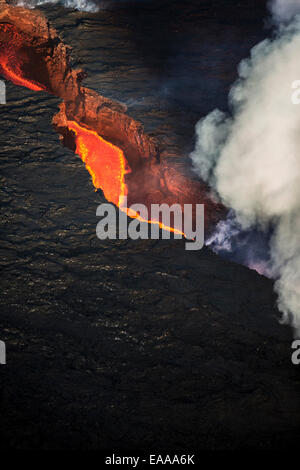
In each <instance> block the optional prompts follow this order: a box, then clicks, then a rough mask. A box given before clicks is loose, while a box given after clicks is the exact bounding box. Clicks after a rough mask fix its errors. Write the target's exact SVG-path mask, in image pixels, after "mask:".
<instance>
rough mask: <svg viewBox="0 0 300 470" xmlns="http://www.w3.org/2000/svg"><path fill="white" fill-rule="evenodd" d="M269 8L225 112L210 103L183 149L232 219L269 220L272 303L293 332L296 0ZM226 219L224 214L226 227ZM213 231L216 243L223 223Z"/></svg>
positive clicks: (298, 138) (251, 224)
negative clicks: (269, 22)
mask: <svg viewBox="0 0 300 470" xmlns="http://www.w3.org/2000/svg"><path fill="white" fill-rule="evenodd" d="M271 11H272V14H273V18H274V20H275V21H276V22H279V21H283V23H281V24H280V27H279V28H278V29H277V31H276V32H275V36H274V37H273V38H272V39H267V40H265V41H263V42H261V43H260V44H258V45H257V46H256V47H254V48H253V49H252V51H251V56H250V58H249V59H246V60H244V61H242V62H241V64H240V65H239V69H238V73H239V78H238V80H237V81H236V83H235V84H234V85H233V87H232V89H231V91H230V94H229V104H230V109H231V110H232V114H231V116H230V115H226V114H225V113H223V112H221V111H219V110H215V111H213V112H212V113H210V114H209V115H208V116H207V117H205V118H204V119H202V120H200V121H199V122H198V124H197V126H196V136H197V141H196V147H195V150H194V152H193V153H192V154H191V157H192V160H193V164H194V167H195V169H196V171H197V172H198V174H199V175H200V176H201V177H202V178H203V179H205V180H206V181H209V183H210V184H211V185H212V187H213V188H214V189H215V190H216V191H217V193H218V194H219V196H220V197H221V199H222V201H223V202H224V204H225V205H226V206H228V207H230V208H232V209H233V210H234V211H235V217H236V224H235V225H234V226H235V227H236V226H238V225H240V226H241V227H242V229H248V228H257V227H260V228H261V229H262V230H269V229H270V227H272V237H271V241H270V256H271V265H272V266H271V272H272V274H273V275H274V277H275V278H276V282H275V290H276V292H277V293H278V294H279V300H278V306H279V309H280V310H281V312H282V313H283V321H285V322H287V321H289V322H291V324H292V325H293V327H294V328H295V329H296V333H297V334H299V333H300V107H299V106H296V105H295V104H293V103H292V99H291V97H292V93H295V90H293V89H292V83H293V82H295V80H297V79H300V17H295V16H294V14H295V13H298V12H299V13H300V0H297V1H296V0H290V1H288V0H276V1H274V2H273V3H272V4H271ZM292 17H293V19H292ZM287 21H289V23H285V22H287ZM296 91H297V90H296ZM298 96H299V93H298ZM230 225H232V217H231V219H230V220H229V221H228V227H227V228H228V229H229V231H230ZM218 231H219V234H215V235H214V237H215V238H217V240H218V243H220V240H221V241H222V233H220V232H222V231H223V233H224V231H225V232H226V227H224V224H223V225H222V226H221V227H219V230H218ZM226 233H227V235H226V237H225V238H224V240H225V241H224V243H226V247H228V246H229V245H228V243H229V242H228V230H227V232H226ZM233 234H234V233H233ZM234 235H235V234H234ZM218 237H219V238H218ZM226 247H225V249H226Z"/></svg>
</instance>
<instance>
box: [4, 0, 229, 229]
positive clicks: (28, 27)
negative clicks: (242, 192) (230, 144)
mask: <svg viewBox="0 0 300 470" xmlns="http://www.w3.org/2000/svg"><path fill="white" fill-rule="evenodd" d="M69 54H70V48H69V47H68V46H65V45H64V44H63V43H62V42H61V40H60V39H59V37H58V36H57V33H56V31H55V30H53V29H52V28H51V27H50V26H49V24H48V22H47V21H46V19H45V18H44V17H43V15H42V14H41V13H40V12H38V11H36V10H35V11H32V10H26V9H23V8H19V7H12V6H9V5H7V4H6V3H5V1H4V0H0V72H1V73H2V75H3V76H4V77H5V78H6V79H8V80H10V81H12V82H13V83H14V84H16V85H21V86H24V87H27V88H29V89H31V90H34V91H41V90H45V91H48V92H50V93H52V94H54V95H55V96H57V97H59V98H61V99H62V103H61V105H60V111H59V112H58V113H57V114H56V115H55V116H54V118H53V125H54V127H55V129H56V130H57V132H58V133H59V134H60V136H61V140H62V142H63V144H64V145H66V146H68V147H69V148H71V149H72V150H74V151H76V153H77V154H78V155H79V156H80V157H81V159H82V160H83V162H84V163H85V165H86V168H87V170H88V171H89V173H90V174H91V176H92V180H93V184H94V186H95V188H101V189H102V191H103V193H104V196H105V198H106V199H107V200H108V201H110V202H112V203H114V204H115V205H118V206H119V207H120V209H121V210H123V211H125V212H126V213H127V215H129V216H130V217H133V218H139V219H140V220H142V221H147V220H145V219H143V218H141V217H140V215H139V213H137V212H135V211H130V210H129V209H127V207H126V208H125V207H123V206H122V199H123V198H124V196H126V197H128V203H129V206H130V205H132V204H134V203H140V204H144V205H145V206H146V207H148V208H149V207H150V206H151V204H153V203H156V204H161V203H167V204H169V205H171V204H174V203H177V204H180V206H181V207H183V206H184V204H193V205H196V204H200V203H202V204H205V226H206V230H208V229H209V228H210V227H211V226H212V225H214V224H215V223H216V222H217V221H218V220H219V219H220V217H222V216H223V215H224V212H225V210H224V207H223V206H222V205H220V204H218V203H216V202H215V201H214V200H212V199H211V197H210V196H209V191H208V188H207V186H206V185H205V184H204V183H202V182H201V181H199V180H197V179H195V177H192V176H191V177H187V176H185V175H184V171H183V172H181V171H180V169H179V168H180V165H179V166H178V165H176V164H174V162H173V163H170V162H169V161H168V159H167V158H165V159H164V160H163V161H161V160H160V153H159V145H158V143H157V142H156V140H155V139H153V138H152V137H150V136H148V135H147V134H145V133H144V130H143V126H142V124H141V123H139V122H137V121H135V120H134V119H132V118H131V117H130V116H128V115H127V114H126V107H125V106H124V105H123V104H121V103H117V102H115V101H112V100H109V99H107V98H105V97H103V96H101V95H98V94H97V93H96V92H94V91H93V90H90V89H88V88H86V87H84V86H82V83H81V82H82V80H83V78H84V77H85V72H84V71H82V70H73V69H72V68H71V67H70V65H69ZM185 169H186V168H185ZM185 169H184V170H185ZM120 201H121V202H120ZM148 222H153V223H155V224H159V226H160V227H161V228H164V229H166V230H168V231H171V232H175V233H178V231H177V230H176V229H175V228H174V227H173V226H170V227H166V226H164V225H163V224H162V223H161V221H160V220H148ZM170 225H172V222H170ZM180 233H181V232H180Z"/></svg>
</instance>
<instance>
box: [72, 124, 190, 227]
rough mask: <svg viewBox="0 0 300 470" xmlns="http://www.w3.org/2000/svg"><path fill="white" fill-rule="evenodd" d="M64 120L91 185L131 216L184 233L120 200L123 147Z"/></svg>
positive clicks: (123, 189) (125, 170) (124, 192)
mask: <svg viewBox="0 0 300 470" xmlns="http://www.w3.org/2000/svg"><path fill="white" fill-rule="evenodd" d="M67 124H68V128H69V130H71V131H73V132H74V134H75V141H76V153H77V154H78V155H79V156H80V158H81V159H82V161H83V162H84V163H85V166H86V168H87V170H88V171H89V173H90V175H91V176H92V180H93V185H94V186H95V188H100V189H102V191H103V193H104V196H105V198H106V199H107V200H108V201H110V202H112V203H114V204H115V205H116V206H118V207H119V209H120V210H122V211H123V212H125V213H126V214H127V215H128V216H129V217H131V218H133V219H138V220H140V221H141V222H146V223H153V224H157V225H159V227H160V228H161V229H163V230H166V231H169V232H172V233H176V234H180V235H183V236H184V233H183V232H181V231H180V230H177V229H175V228H173V227H168V226H167V225H164V224H163V223H162V222H160V221H158V220H146V219H144V218H143V217H141V216H140V215H139V214H138V213H137V212H136V211H134V210H132V209H130V208H127V207H124V206H123V205H122V201H123V199H124V196H126V195H127V192H128V190H127V185H126V183H125V175H126V173H128V172H129V171H130V170H129V168H128V166H127V162H126V159H125V157H124V154H123V152H122V150H121V149H119V148H118V147H116V146H115V145H113V144H111V143H110V142H107V141H106V140H104V139H103V138H102V137H100V136H99V134H97V132H95V131H91V130H89V129H86V128H85V127H82V126H80V125H79V124H77V122H75V121H68V122H67Z"/></svg>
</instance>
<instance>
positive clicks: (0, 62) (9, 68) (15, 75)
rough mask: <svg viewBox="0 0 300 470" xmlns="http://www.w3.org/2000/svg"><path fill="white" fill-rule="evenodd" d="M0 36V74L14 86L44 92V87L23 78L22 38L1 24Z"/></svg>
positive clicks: (11, 27) (15, 31)
mask: <svg viewBox="0 0 300 470" xmlns="http://www.w3.org/2000/svg"><path fill="white" fill-rule="evenodd" d="M0 34H1V36H2V35H4V37H5V42H4V41H1V40H0V73H1V74H2V75H3V76H4V77H5V78H6V79H7V80H10V81H11V82H12V83H14V84H15V85H19V86H23V87H26V88H29V89H30V90H34V91H42V90H45V89H46V87H44V86H43V85H41V84H39V83H37V82H36V81H35V80H29V79H28V78H26V77H25V76H24V73H23V71H22V65H24V62H26V61H27V58H26V55H24V54H23V53H22V52H21V49H22V47H23V43H24V38H22V36H21V35H20V34H19V33H18V32H17V30H16V29H15V28H14V27H13V26H12V25H10V24H1V25H0Z"/></svg>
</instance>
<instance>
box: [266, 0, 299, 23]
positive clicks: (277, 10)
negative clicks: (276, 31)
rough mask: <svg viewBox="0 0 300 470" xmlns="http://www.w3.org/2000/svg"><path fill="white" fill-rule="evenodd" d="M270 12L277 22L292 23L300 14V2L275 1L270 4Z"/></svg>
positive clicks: (294, 0) (290, 0)
mask: <svg viewBox="0 0 300 470" xmlns="http://www.w3.org/2000/svg"><path fill="white" fill-rule="evenodd" d="M270 10H271V12H272V15H273V19H274V21H275V22H277V23H281V22H290V21H291V20H292V19H293V17H294V16H295V15H298V14H299V13H300V0H274V1H273V2H271V3H270Z"/></svg>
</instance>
